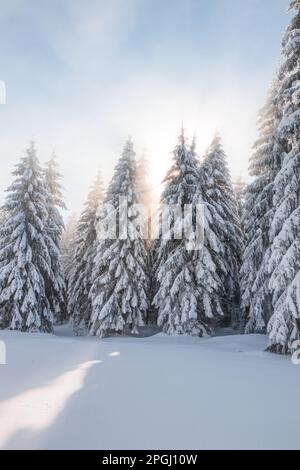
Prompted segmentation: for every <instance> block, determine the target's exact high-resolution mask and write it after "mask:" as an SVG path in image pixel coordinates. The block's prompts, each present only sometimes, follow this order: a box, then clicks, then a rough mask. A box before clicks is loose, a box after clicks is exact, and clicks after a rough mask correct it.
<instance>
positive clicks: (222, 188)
mask: <svg viewBox="0 0 300 470" xmlns="http://www.w3.org/2000/svg"><path fill="white" fill-rule="evenodd" d="M200 176H201V179H200V185H201V190H202V193H203V197H204V199H205V201H206V202H207V203H208V204H209V206H210V207H212V208H213V209H214V219H213V223H214V231H215V233H216V234H217V236H218V239H219V241H220V243H221V244H222V246H223V250H222V251H223V260H222V261H223V264H224V266H225V267H226V271H225V273H223V275H222V276H221V279H222V282H223V284H224V289H223V291H224V293H225V295H224V302H223V311H224V312H226V317H227V322H230V324H231V325H232V326H233V327H237V326H238V325H239V316H240V315H239V303H240V294H239V292H240V285H239V271H240V266H241V257H242V252H243V244H244V239H243V234H242V230H241V221H240V218H239V214H238V204H237V200H236V197H235V193H234V189H233V185H232V182H231V176H230V173H229V169H228V165H227V157H226V155H225V152H224V150H223V147H222V144H221V138H220V135H219V134H216V136H215V137H214V139H213V141H212V143H211V145H210V147H209V148H208V151H207V153H206V155H205V158H204V161H203V163H202V165H201V168H200Z"/></svg>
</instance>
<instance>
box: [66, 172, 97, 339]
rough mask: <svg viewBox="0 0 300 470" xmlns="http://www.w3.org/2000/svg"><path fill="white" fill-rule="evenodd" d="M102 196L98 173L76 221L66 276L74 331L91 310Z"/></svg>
mask: <svg viewBox="0 0 300 470" xmlns="http://www.w3.org/2000/svg"><path fill="white" fill-rule="evenodd" d="M103 196H104V194H103V182H102V178H101V175H100V173H98V175H97V177H96V179H95V181H94V183H93V184H92V187H91V190H90V192H89V194H88V198H87V201H86V203H85V208H84V210H83V212H82V214H81V216H80V218H79V221H78V226H77V230H76V241H75V248H74V258H73V260H72V267H71V270H70V276H69V280H68V285H69V289H68V311H69V312H70V314H71V319H72V324H73V326H74V328H75V330H76V331H77V332H78V333H80V332H81V331H84V329H86V328H88V325H89V322H90V318H91V313H92V306H91V301H90V299H89V292H90V289H91V286H92V271H93V263H94V258H95V255H96V238H97V231H96V229H97V227H96V226H97V217H98V211H99V209H100V207H101V204H102V203H103Z"/></svg>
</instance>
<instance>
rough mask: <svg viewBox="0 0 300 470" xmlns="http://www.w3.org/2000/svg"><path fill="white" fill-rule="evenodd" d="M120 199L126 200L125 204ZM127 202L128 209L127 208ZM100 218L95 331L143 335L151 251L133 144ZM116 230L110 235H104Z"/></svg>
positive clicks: (127, 147)
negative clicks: (140, 332)
mask: <svg viewBox="0 0 300 470" xmlns="http://www.w3.org/2000/svg"><path fill="white" fill-rule="evenodd" d="M120 198H124V199H123V202H122V201H120ZM124 201H126V205H127V207H126V205H124ZM104 203H105V204H104V209H103V212H102V214H100V220H99V224H100V226H101V228H102V229H99V233H98V240H97V255H96V258H95V266H94V272H93V278H94V282H93V286H92V289H91V300H92V318H91V324H90V332H91V334H93V335H96V336H100V337H103V336H105V335H107V334H110V333H116V332H117V333H123V332H126V330H128V329H130V330H131V331H132V332H133V333H138V328H139V327H140V326H143V325H144V321H145V317H146V314H147V310H148V283H149V279H148V273H147V252H146V248H145V240H144V239H143V233H142V229H141V226H140V223H139V217H140V213H139V209H138V207H137V206H136V204H137V203H138V190H137V169H136V159H135V153H134V150H133V145H132V142H131V140H128V141H127V143H126V145H125V147H124V150H123V153H122V156H121V158H120V159H119V161H118V163H117V166H116V168H115V171H114V175H113V178H112V180H111V183H110V185H109V187H108V190H107V193H106V197H105V200H104ZM114 216H115V221H116V224H115V228H116V232H115V233H114V230H112V231H111V233H110V234H108V236H106V237H104V236H103V233H104V230H105V227H106V225H109V227H110V226H111V221H112V219H113V217H114Z"/></svg>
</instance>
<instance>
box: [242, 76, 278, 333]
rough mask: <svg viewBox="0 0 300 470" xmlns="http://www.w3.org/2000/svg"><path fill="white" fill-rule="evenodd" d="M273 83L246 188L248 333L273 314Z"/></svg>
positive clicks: (244, 298)
mask: <svg viewBox="0 0 300 470" xmlns="http://www.w3.org/2000/svg"><path fill="white" fill-rule="evenodd" d="M276 92H277V82H274V83H273V85H272V87H271V89H270V92H269V95H268V99H267V102H266V105H265V106H264V108H262V110H261V111H260V115H259V133H260V135H259V138H258V140H257V141H256V142H255V144H254V153H253V155H252V157H251V159H250V166H249V171H250V175H251V176H252V177H253V178H254V179H253V181H252V182H251V183H250V184H249V185H248V186H247V188H246V195H245V205H244V216H243V228H244V232H245V235H246V247H245V251H244V254H243V263H242V267H241V292H242V299H241V308H242V315H243V322H244V325H245V332H246V333H254V332H258V333H262V332H266V328H267V324H268V321H269V319H270V317H271V314H272V296H271V292H270V288H269V280H270V275H269V268H268V265H269V257H270V244H271V242H270V225H271V220H272V215H273V211H274V210H273V195H274V180H275V177H276V174H277V173H278V171H279V169H280V165H281V163H280V159H281V147H280V145H279V143H278V142H277V139H276V128H277V124H278V109H277V105H276Z"/></svg>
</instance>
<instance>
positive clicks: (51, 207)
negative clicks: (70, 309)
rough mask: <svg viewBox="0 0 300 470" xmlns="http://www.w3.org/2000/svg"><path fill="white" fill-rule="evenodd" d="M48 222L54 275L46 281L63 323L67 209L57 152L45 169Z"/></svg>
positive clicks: (47, 288) (56, 315)
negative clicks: (63, 247) (63, 211)
mask: <svg viewBox="0 0 300 470" xmlns="http://www.w3.org/2000/svg"><path fill="white" fill-rule="evenodd" d="M44 178H45V186H46V194H47V200H46V204H47V212H48V222H47V225H46V228H45V232H46V233H47V234H48V249H49V253H50V256H51V267H52V273H53V277H52V279H48V280H47V282H46V294H47V297H48V300H49V302H50V305H51V307H52V309H53V311H54V312H55V319H56V321H57V322H58V323H62V322H63V321H64V320H65V316H66V304H65V281H64V275H63V268H62V262H61V253H60V242H61V237H62V234H63V231H64V221H63V218H62V215H61V213H60V210H61V209H66V205H65V203H64V201H63V196H62V186H61V184H60V179H61V178H62V176H61V174H60V173H59V171H58V163H57V160H56V156H55V154H53V155H52V156H51V158H50V160H49V161H48V162H47V163H46V167H45V170H44Z"/></svg>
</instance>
